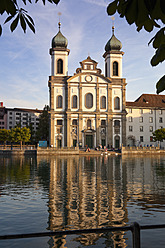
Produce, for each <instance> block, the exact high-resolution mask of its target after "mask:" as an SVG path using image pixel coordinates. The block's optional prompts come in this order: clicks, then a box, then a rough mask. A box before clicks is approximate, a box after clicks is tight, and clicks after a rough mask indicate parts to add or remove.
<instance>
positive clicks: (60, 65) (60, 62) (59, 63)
mask: <svg viewBox="0 0 165 248" xmlns="http://www.w3.org/2000/svg"><path fill="white" fill-rule="evenodd" d="M57 73H58V74H63V60H62V59H59V60H58V61H57Z"/></svg>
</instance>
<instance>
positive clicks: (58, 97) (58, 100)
mask: <svg viewBox="0 0 165 248" xmlns="http://www.w3.org/2000/svg"><path fill="white" fill-rule="evenodd" d="M57 108H62V96H57Z"/></svg>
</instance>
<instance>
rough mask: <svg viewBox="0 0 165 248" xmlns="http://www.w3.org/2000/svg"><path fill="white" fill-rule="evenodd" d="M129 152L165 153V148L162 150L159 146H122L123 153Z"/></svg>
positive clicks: (138, 153)
mask: <svg viewBox="0 0 165 248" xmlns="http://www.w3.org/2000/svg"><path fill="white" fill-rule="evenodd" d="M128 154H134V155H140V154H141V155H145V154H165V150H162V149H160V148H159V147H122V155H128Z"/></svg>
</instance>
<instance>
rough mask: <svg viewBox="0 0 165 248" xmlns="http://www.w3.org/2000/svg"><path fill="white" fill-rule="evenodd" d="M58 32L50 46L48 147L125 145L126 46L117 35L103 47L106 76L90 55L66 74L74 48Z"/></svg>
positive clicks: (115, 146)
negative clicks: (124, 57) (124, 64)
mask: <svg viewBox="0 0 165 248" xmlns="http://www.w3.org/2000/svg"><path fill="white" fill-rule="evenodd" d="M60 26H61V23H59V31H58V33H57V35H56V36H55V37H54V38H53V39H52V44H51V48H50V55H51V76H50V77H49V82H48V86H49V97H50V146H52V147H75V146H79V147H87V146H88V147H90V148H95V147H97V146H99V145H102V146H107V147H114V148H120V147H121V146H122V145H124V146H125V145H126V99H125V93H126V80H125V78H123V77H122V56H123V54H124V53H123V52H122V51H121V48H122V44H121V42H120V41H119V40H118V39H117V38H116V37H115V35H114V27H112V37H111V38H110V40H109V41H108V42H107V44H106V46H105V53H104V54H103V58H104V60H105V75H104V74H102V71H101V69H99V68H98V66H97V65H98V63H97V62H96V61H95V60H93V59H91V58H90V56H88V57H87V59H85V60H83V61H82V62H80V68H77V69H76V73H74V75H73V76H69V75H68V58H69V52H70V50H69V49H68V48H67V45H68V41H67V39H66V38H65V37H64V36H63V34H62V33H61V30H60V28H61V27H60Z"/></svg>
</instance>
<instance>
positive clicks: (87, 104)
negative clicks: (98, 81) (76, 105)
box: [85, 93, 93, 109]
mask: <svg viewBox="0 0 165 248" xmlns="http://www.w3.org/2000/svg"><path fill="white" fill-rule="evenodd" d="M85 107H86V108H88V109H89V108H92V107H93V95H92V94H91V93H87V94H86V95H85Z"/></svg>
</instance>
